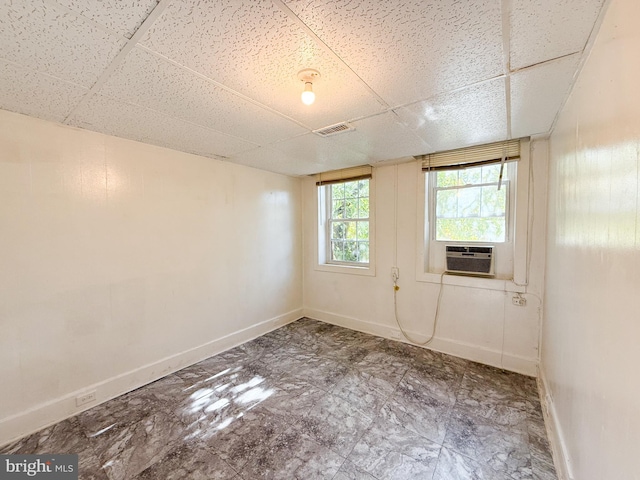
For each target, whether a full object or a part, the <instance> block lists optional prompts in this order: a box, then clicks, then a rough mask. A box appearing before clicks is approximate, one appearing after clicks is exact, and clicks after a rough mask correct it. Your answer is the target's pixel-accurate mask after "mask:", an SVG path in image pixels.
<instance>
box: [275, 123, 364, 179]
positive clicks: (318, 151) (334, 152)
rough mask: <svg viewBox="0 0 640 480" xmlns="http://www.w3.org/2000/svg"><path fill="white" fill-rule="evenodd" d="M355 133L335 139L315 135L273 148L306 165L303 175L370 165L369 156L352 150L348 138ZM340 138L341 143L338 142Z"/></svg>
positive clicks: (291, 140)
mask: <svg viewBox="0 0 640 480" xmlns="http://www.w3.org/2000/svg"><path fill="white" fill-rule="evenodd" d="M354 133H355V132H346V133H343V134H341V135H336V136H334V137H327V138H322V137H319V136H318V135H316V134H315V133H308V134H307V135H302V136H300V137H296V138H292V139H289V140H285V141H282V142H279V143H276V144H274V145H271V147H272V148H273V149H274V150H278V151H280V152H282V153H284V154H285V155H286V156H287V157H289V158H295V159H298V161H299V162H300V164H301V165H302V164H307V165H304V167H305V168H304V172H303V173H317V172H324V171H327V170H335V169H337V168H344V167H351V166H355V165H363V164H366V163H368V160H367V155H366V154H365V153H364V152H360V151H358V150H357V149H354V148H350V146H349V145H348V140H347V139H346V137H347V136H348V135H353V134H354ZM338 137H341V138H340V142H338V141H337V139H338Z"/></svg>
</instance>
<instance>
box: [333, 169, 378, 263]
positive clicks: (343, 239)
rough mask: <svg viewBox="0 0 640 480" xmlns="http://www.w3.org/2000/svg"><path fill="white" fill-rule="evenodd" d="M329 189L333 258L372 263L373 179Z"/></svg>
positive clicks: (339, 260)
mask: <svg viewBox="0 0 640 480" xmlns="http://www.w3.org/2000/svg"><path fill="white" fill-rule="evenodd" d="M327 188H328V193H329V195H328V196H329V199H328V202H329V203H328V205H329V206H330V209H331V210H330V212H329V218H328V221H329V241H330V245H331V252H330V260H331V261H332V262H345V263H362V264H368V263H369V180H368V179H365V180H356V181H352V182H344V183H336V184H333V185H330V186H329V187H327Z"/></svg>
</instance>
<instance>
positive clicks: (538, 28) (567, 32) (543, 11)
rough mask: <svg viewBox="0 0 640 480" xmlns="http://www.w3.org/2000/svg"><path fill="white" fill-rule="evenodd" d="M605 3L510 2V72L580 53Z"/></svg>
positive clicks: (585, 0)
mask: <svg viewBox="0 0 640 480" xmlns="http://www.w3.org/2000/svg"><path fill="white" fill-rule="evenodd" d="M603 1H604V0H560V1H549V0H512V8H511V17H510V19H511V69H513V70H515V69H518V68H523V67H526V66H529V65H535V64H536V63H540V62H544V61H546V60H551V59H553V58H557V57H561V56H563V55H567V54H570V53H574V52H581V51H582V49H583V48H584V47H585V45H586V43H587V40H588V38H589V34H590V33H591V30H592V29H593V25H594V23H595V21H596V19H597V17H598V14H599V13H600V9H601V8H602V4H603Z"/></svg>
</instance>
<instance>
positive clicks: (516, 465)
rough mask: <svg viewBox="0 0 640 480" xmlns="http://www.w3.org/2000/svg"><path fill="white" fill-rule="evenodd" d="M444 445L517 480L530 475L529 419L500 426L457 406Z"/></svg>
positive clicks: (452, 414)
mask: <svg viewBox="0 0 640 480" xmlns="http://www.w3.org/2000/svg"><path fill="white" fill-rule="evenodd" d="M443 446H445V447H447V448H450V449H452V450H455V451H456V452H458V453H461V454H463V455H465V456H467V457H470V458H472V459H474V460H476V461H478V462H480V463H483V464H487V465H488V466H489V467H491V468H492V469H493V470H495V471H496V472H504V473H506V474H508V475H510V476H511V477H513V478H514V479H515V478H520V477H522V478H527V476H528V475H529V476H530V474H531V455H530V452H529V444H528V433H527V429H526V421H525V422H523V423H520V424H514V425H506V426H505V425H499V424H496V423H495V422H493V421H491V420H490V419H487V418H484V417H479V416H478V417H476V416H473V415H470V414H469V413H468V412H466V411H464V410H463V411H461V410H458V409H457V407H456V408H454V410H453V411H452V413H451V417H450V421H449V424H448V426H447V434H446V436H445V439H444V443H443Z"/></svg>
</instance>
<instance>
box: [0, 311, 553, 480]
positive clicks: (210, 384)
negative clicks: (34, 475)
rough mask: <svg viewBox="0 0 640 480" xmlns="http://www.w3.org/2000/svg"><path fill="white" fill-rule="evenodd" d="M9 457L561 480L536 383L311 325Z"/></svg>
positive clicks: (86, 473) (25, 444)
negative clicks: (66, 456)
mask: <svg viewBox="0 0 640 480" xmlns="http://www.w3.org/2000/svg"><path fill="white" fill-rule="evenodd" d="M439 443H442V444H443V445H444V446H443V447H442V448H441V447H440V445H439ZM0 452H2V453H25V454H29V453H45V452H47V453H49V452H52V453H61V452H63V453H79V455H80V457H79V460H80V464H79V467H80V474H81V475H80V478H81V479H88V480H119V479H132V478H135V479H136V480H142V479H145V478H194V479H198V478H202V479H205V478H206V479H216V478H224V479H227V478H228V479H230V480H249V479H251V480H253V479H257V478H274V479H287V480H289V479H298V478H299V479H305V480H306V479H314V478H318V479H331V478H334V479H335V480H383V479H388V478H389V479H393V478H399V479H400V478H401V479H407V478H408V479H410V478H420V479H431V477H432V474H433V478H434V479H436V480H448V479H451V480H465V479H484V480H532V479H533V480H557V477H556V473H555V470H554V468H553V460H552V457H551V452H550V448H549V443H548V440H547V436H546V430H545V427H544V420H543V415H542V408H541V406H540V401H539V398H538V391H537V385H536V381H535V379H533V378H530V377H525V376H522V375H517V374H513V373H510V372H505V371H502V370H499V369H496V368H493V367H487V366H484V365H480V364H477V363H473V362H469V361H467V360H463V359H460V358H456V357H451V356H449V355H445V354H442V353H438V352H435V351H433V350H429V349H426V348H420V347H417V346H413V345H409V344H405V343H402V342H397V341H392V340H388V339H383V338H380V337H375V336H372V335H368V334H365V333H362V332H357V331H353V330H348V329H345V328H341V327H338V326H335V325H329V324H325V323H322V322H319V321H316V320H311V319H306V318H305V319H301V320H299V321H296V322H293V323H290V324H288V325H285V326H284V327H281V328H279V329H277V330H274V331H272V332H269V333H268V334H266V335H264V336H262V337H259V338H256V339H254V340H252V341H250V342H247V343H245V344H243V345H240V346H238V347H235V348H232V349H230V350H227V351H226V352H222V353H221V354H220V355H216V356H213V357H210V358H208V359H206V360H204V361H202V362H199V363H197V364H195V365H191V366H189V367H186V368H184V369H182V370H180V371H178V372H175V373H173V374H170V375H167V376H166V377H164V378H162V379H160V380H158V381H156V382H153V383H151V384H149V385H146V386H145V387H142V388H139V389H137V390H135V391H132V392H129V393H127V394H126V395H123V396H121V397H118V398H116V399H113V400H111V401H108V402H105V403H103V404H101V405H98V406H96V407H93V408H91V409H89V410H87V411H86V412H83V413H81V414H79V415H78V416H77V417H74V418H71V419H69V420H66V421H64V422H60V423H59V424H56V425H54V426H53V427H49V428H48V429H44V430H42V431H40V432H37V433H36V434H33V435H30V436H28V437H26V438H24V439H22V440H20V441H18V442H14V443H12V444H11V445H7V446H5V447H3V448H2V449H0ZM438 455H439V456H438ZM345 458H346V460H345ZM437 459H438V460H437Z"/></svg>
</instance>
